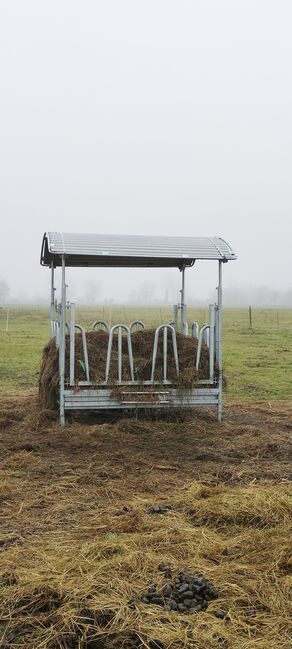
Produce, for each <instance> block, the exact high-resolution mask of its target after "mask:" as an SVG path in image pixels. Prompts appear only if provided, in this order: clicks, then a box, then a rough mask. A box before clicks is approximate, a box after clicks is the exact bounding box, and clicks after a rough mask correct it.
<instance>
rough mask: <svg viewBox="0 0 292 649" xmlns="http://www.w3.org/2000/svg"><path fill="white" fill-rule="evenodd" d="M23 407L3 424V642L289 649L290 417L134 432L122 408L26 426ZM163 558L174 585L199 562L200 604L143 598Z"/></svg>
mask: <svg viewBox="0 0 292 649" xmlns="http://www.w3.org/2000/svg"><path fill="white" fill-rule="evenodd" d="M15 408H16V409H18V408H19V406H18V405H16V406H15ZM32 409H33V404H32V402H30V403H28V404H27V406H26V407H25V406H23V407H22V421H20V417H18V416H17V417H15V418H13V417H12V419H14V421H18V423H17V424H15V423H14V424H13V425H11V428H10V429H9V428H7V427H5V428H4V429H3V430H2V431H1V435H0V445H1V456H2V466H1V468H0V476H1V485H2V501H1V510H0V515H1V525H2V533H1V539H2V540H3V541H4V543H3V544H2V546H1V547H0V557H1V562H0V563H1V569H0V573H1V574H0V620H1V621H0V629H1V634H0V647H1V649H121V648H123V649H130V648H133V649H142V648H144V649H167V648H168V647H172V648H173V649H182V648H184V649H214V648H216V647H218V649H219V648H220V647H223V648H226V649H266V648H267V647H272V648H273V649H288V647H289V646H290V643H291V633H292V628H291V614H292V611H291V585H292V574H291V531H292V530H291V501H292V493H291V483H289V482H288V473H287V470H288V468H287V459H288V460H289V435H288V434H287V431H286V430H285V423H286V421H289V420H290V417H291V412H290V413H289V412H288V414H287V413H286V412H284V411H283V412H282V413H281V415H280V414H279V417H278V419H277V412H275V411H272V413H271V414H269V413H267V412H263V411H261V410H260V408H259V409H257V408H256V407H254V409H253V408H252V407H251V406H248V408H246V410H243V409H241V412H240V420H241V423H231V420H232V418H233V419H234V420H235V421H236V420H237V418H238V415H237V412H236V410H229V411H227V417H229V421H227V422H226V423H224V424H222V425H221V426H220V427H219V426H218V424H217V423H216V422H214V421H213V420H212V419H209V420H208V419H205V418H204V419H201V418H196V419H194V417H193V416H192V417H188V416H186V417H185V419H181V420H178V421H175V422H167V421H166V420H161V421H156V422H151V421H150V422H149V421H147V420H144V421H142V422H137V429H138V431H139V434H137V431H136V432H135V431H134V430H133V426H134V423H135V422H134V421H133V420H132V419H125V418H124V419H123V420H121V421H120V422H117V423H116V424H113V425H110V424H108V423H107V424H102V425H96V424H95V425H91V426H90V425H88V424H80V423H73V424H71V425H69V426H68V428H67V429H66V431H64V430H62V429H61V428H60V426H59V424H58V423H55V422H53V423H52V422H48V423H47V424H46V423H45V422H42V424H40V427H39V430H37V429H36V428H33V429H32V428H31V425H30V423H29V422H30V421H31V419H30V418H31V412H32ZM287 410H289V408H288V407H287ZM28 411H29V412H28ZM17 412H19V413H20V412H21V408H19V410H17ZM259 415H260V419H261V421H262V424H259V423H257V424H256V425H252V423H251V422H252V421H253V419H254V420H255V421H257V420H258V418H259ZM244 420H245V421H246V422H247V423H244ZM275 422H277V424H276V423H275ZM281 426H282V428H281ZM271 440H273V443H274V444H276V445H277V448H278V451H277V452H275V449H274V454H273V455H272V456H270V457H268V458H267V457H266V456H265V453H262V452H261V451H262V450H263V449H266V448H267V445H268V443H270V442H271ZM24 447H25V448H24ZM210 449H212V451H213V459H212V460H211V461H210V460H205V461H202V460H200V459H196V455H203V454H204V453H207V452H208V453H210ZM281 454H282V455H281ZM238 456H239V457H238ZM241 456H243V457H244V460H245V461H244V463H242V459H241ZM215 458H217V459H215ZM175 462H177V466H178V469H179V470H178V471H172V472H167V471H161V470H160V469H159V468H157V467H160V466H165V467H167V466H174V464H175ZM216 463H217V464H216ZM216 466H217V468H216ZM220 466H221V468H222V467H223V468H224V469H225V471H227V469H228V471H229V472H230V474H232V476H233V477H234V481H232V479H231V478H228V480H229V483H226V482H225V483H222V479H221V481H220V478H218V473H219V470H220ZM267 467H269V468H270V475H271V476H274V477H273V479H272V481H270V482H268V481H266V480H263V476H265V472H266V470H267ZM284 475H285V481H284V482H282V483H281V482H280V481H281V480H282V479H283V476H284ZM259 476H260V478H259ZM275 476H277V477H276V478H275ZM237 482H238V483H237ZM241 482H242V483H241ZM157 503H159V506H160V507H162V508H163V505H164V506H165V508H164V511H163V512H162V515H153V513H151V511H153V506H155V504H157ZM117 511H119V512H120V515H118V516H117V515H116V514H117ZM9 539H10V541H12V539H14V540H13V542H9ZM7 541H8V542H7ZM162 565H164V567H167V566H168V567H169V568H170V569H171V571H172V576H167V579H168V580H169V579H170V580H175V577H176V575H177V573H178V572H180V571H181V569H182V567H184V566H185V567H187V568H188V569H189V571H190V573H191V574H198V573H200V574H201V575H202V576H203V577H204V578H206V579H207V580H210V581H212V582H213V584H215V586H216V589H218V595H219V597H218V598H217V599H216V600H214V601H212V600H210V602H209V606H208V609H207V610H206V611H200V613H199V614H198V615H196V614H195V615H190V614H188V613H187V612H184V614H183V615H180V614H178V613H177V612H176V611H168V610H165V609H164V608H163V607H161V606H159V605H156V604H153V603H151V604H150V603H143V602H142V601H141V595H142V594H143V593H145V592H146V591H147V589H148V587H149V585H150V584H155V587H156V588H157V591H158V592H161V591H162V589H163V586H165V583H166V574H165V570H161V569H160V570H158V566H160V568H161V567H162ZM219 611H221V612H222V613H223V614H224V615H225V617H224V618H223V619H221V618H220V615H219V617H217V616H216V614H218V612H219Z"/></svg>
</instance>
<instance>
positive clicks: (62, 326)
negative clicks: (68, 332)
mask: <svg viewBox="0 0 292 649" xmlns="http://www.w3.org/2000/svg"><path fill="white" fill-rule="evenodd" d="M60 315H61V320H60V347H59V378H60V423H61V426H64V425H65V404H64V388H65V322H66V283H65V257H64V255H63V256H62V297H61V314H60Z"/></svg>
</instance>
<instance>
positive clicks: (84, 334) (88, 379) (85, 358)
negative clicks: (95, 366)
mask: <svg viewBox="0 0 292 649" xmlns="http://www.w3.org/2000/svg"><path fill="white" fill-rule="evenodd" d="M75 329H79V331H81V336H82V348H83V358H84V365H85V374H86V381H88V383H89V382H90V378H89V363H88V353H87V342H86V333H85V329H84V328H83V327H82V325H80V324H75Z"/></svg>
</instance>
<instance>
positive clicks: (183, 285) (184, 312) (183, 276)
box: [180, 266, 186, 333]
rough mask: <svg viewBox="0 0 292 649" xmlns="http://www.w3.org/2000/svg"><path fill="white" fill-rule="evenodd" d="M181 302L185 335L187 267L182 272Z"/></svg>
mask: <svg viewBox="0 0 292 649" xmlns="http://www.w3.org/2000/svg"><path fill="white" fill-rule="evenodd" d="M181 273H182V275H181V292H180V293H181V302H180V317H181V321H180V331H181V333H184V322H185V320H186V305H185V266H183V267H182V270H181Z"/></svg>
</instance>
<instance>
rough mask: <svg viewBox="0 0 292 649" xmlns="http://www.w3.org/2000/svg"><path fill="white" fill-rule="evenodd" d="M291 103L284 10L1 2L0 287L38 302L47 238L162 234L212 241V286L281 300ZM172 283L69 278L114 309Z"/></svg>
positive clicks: (291, 8) (289, 199)
mask: <svg viewBox="0 0 292 649" xmlns="http://www.w3.org/2000/svg"><path fill="white" fill-rule="evenodd" d="M291 100H292V2H291V0H273V1H272V0H83V1H81V0H79V1H78V2H77V1H76V0H0V112H1V119H0V138H1V142H0V183H1V186H0V214H1V254H0V279H1V278H5V279H6V280H7V282H8V283H9V284H10V286H11V292H12V294H18V295H24V296H25V294H31V295H44V296H46V294H47V292H48V287H49V273H48V271H47V270H46V269H43V268H41V267H40V265H39V252H40V245H41V239H42V235H43V232H44V231H46V230H57V231H58V230H60V231H69V232H70V231H73V232H74V231H75V232H79V231H81V232H82V231H83V232H105V233H141V234H164V233H167V234H173V235H176V234H181V235H195V236H196V235H206V236H208V235H210V236H212V235H213V236H214V235H218V236H222V237H223V238H226V240H227V241H228V242H229V243H230V244H231V245H232V246H233V247H234V248H235V250H236V251H237V252H238V255H239V259H238V261H236V262H231V263H229V264H227V267H226V269H224V270H225V278H224V279H225V286H227V287H230V288H236V287H240V286H241V287H243V286H247V285H249V286H258V285H269V286H272V287H275V288H282V289H288V288H289V287H291V285H292V279H291V272H290V266H291V242H292V219H291V208H292V188H291V170H292V165H291V163H292V119H291V115H292V106H291V103H292V101H291ZM209 266H210V264H208V263H206V262H205V264H204V265H202V264H201V270H200V271H198V272H197V274H196V271H195V270H193V271H192V274H189V275H188V281H189V282H190V284H189V288H191V291H192V295H193V296H194V297H195V296H196V295H198V297H202V296H203V295H204V293H206V292H208V291H209V290H210V288H211V287H212V286H213V285H215V284H216V278H214V276H213V270H214V269H213V266H212V264H211V266H212V269H211V270H212V272H211V273H210V268H209ZM211 266H210V267H211ZM189 273H191V271H189ZM173 277H174V273H173V271H169V275H168V274H167V271H159V272H158V273H157V274H156V275H155V274H154V273H153V271H147V270H145V271H139V272H137V273H136V272H133V271H132V272H130V271H123V272H122V273H121V272H120V271H110V272H104V271H102V270H96V271H91V272H90V273H89V272H87V271H85V272H84V273H83V274H82V271H78V272H76V271H74V272H73V271H72V272H71V279H72V290H73V293H74V291H75V293H76V295H77V297H78V295H81V294H82V293H84V291H85V290H86V286H87V284H88V282H90V281H91V282H94V281H96V282H97V284H98V286H99V287H100V288H99V290H100V297H101V299H104V297H105V295H107V296H108V297H113V298H115V299H116V300H122V299H126V298H127V297H128V296H129V295H130V294H131V292H132V291H135V290H138V291H139V287H140V286H141V285H143V283H144V282H150V283H151V282H153V281H155V278H157V284H158V287H157V289H156V295H157V297H158V296H159V292H160V291H161V295H162V296H164V292H165V287H166V286H168V283H170V284H171V282H172V278H173ZM189 278H191V279H189ZM144 288H145V286H144ZM143 290H144V289H143Z"/></svg>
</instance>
